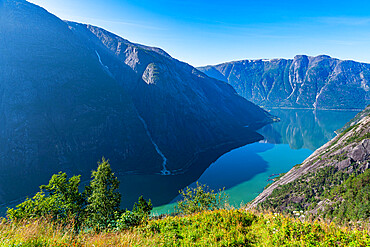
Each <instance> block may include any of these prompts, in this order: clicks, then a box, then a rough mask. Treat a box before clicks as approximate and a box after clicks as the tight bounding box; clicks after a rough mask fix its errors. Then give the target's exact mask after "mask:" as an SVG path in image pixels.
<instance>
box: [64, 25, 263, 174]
mask: <svg viewBox="0 0 370 247" xmlns="http://www.w3.org/2000/svg"><path fill="white" fill-rule="evenodd" d="M69 25H70V27H71V30H73V31H74V32H75V33H76V35H77V36H79V37H80V38H81V39H82V40H85V41H89V42H88V45H89V48H90V49H91V50H95V51H97V53H98V54H100V57H101V61H102V63H103V64H104V65H105V66H106V67H107V69H108V70H109V73H111V75H112V76H113V77H114V78H115V79H116V81H117V82H119V83H120V84H121V85H122V86H123V87H124V88H125V89H126V90H127V91H128V92H129V94H130V96H131V98H132V100H133V102H134V104H135V106H136V108H137V110H138V112H139V114H140V116H141V117H142V119H143V121H145V123H146V124H147V126H148V130H149V132H150V133H151V136H152V138H153V140H154V142H155V143H156V144H157V145H158V147H159V148H160V149H161V151H162V152H163V154H164V156H165V157H166V158H167V159H168V169H169V170H170V171H171V170H172V171H176V172H180V171H181V170H183V169H184V160H190V159H191V158H192V157H193V156H194V154H195V153H199V152H202V151H205V150H207V149H208V148H209V147H213V146H215V145H219V144H222V143H228V142H233V140H236V139H237V140H242V139H244V140H248V139H249V138H252V140H256V139H258V138H260V137H259V136H258V135H256V134H255V133H253V132H252V131H253V130H254V129H255V128H258V127H259V126H262V125H264V124H265V123H266V122H268V121H269V119H268V118H269V117H268V114H267V113H266V112H265V111H263V110H261V109H260V108H258V107H256V106H255V105H253V104H252V103H250V102H248V101H246V100H244V99H243V98H242V97H240V96H238V95H237V94H236V92H235V90H234V89H233V88H232V87H231V86H230V85H228V84H227V83H224V82H221V81H218V80H214V79H211V78H209V77H207V76H206V75H204V74H203V73H201V72H199V71H198V70H196V69H195V68H194V67H192V66H190V65H188V64H186V63H183V62H180V61H178V60H176V59H173V58H172V57H170V56H169V55H168V54H167V53H165V52H164V51H163V50H161V49H159V48H152V47H146V46H143V45H138V44H133V43H131V42H129V41H127V40H125V39H123V38H121V37H119V36H116V35H114V34H112V33H110V32H107V31H105V30H103V29H101V28H98V27H94V26H91V25H82V24H77V23H69ZM127 71H129V73H130V74H129V75H130V78H127V74H128V72H127ZM245 126H248V128H246V127H245ZM240 137H241V138H240Z"/></svg>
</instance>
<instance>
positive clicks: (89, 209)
mask: <svg viewBox="0 0 370 247" xmlns="http://www.w3.org/2000/svg"><path fill="white" fill-rule="evenodd" d="M98 165H99V166H98V169H97V170H96V171H93V172H92V180H91V182H90V184H89V185H88V186H87V187H85V189H84V191H83V192H80V191H79V185H80V177H79V176H73V177H71V178H69V179H68V178H67V175H66V174H65V173H59V174H55V175H53V176H52V178H51V179H50V181H49V184H48V185H43V186H41V187H40V189H41V191H40V192H39V193H37V194H36V195H35V196H34V197H33V198H30V199H27V200H25V201H24V202H23V203H21V204H19V205H18V206H17V207H16V208H15V209H9V210H8V212H7V219H3V220H2V221H1V222H0V246H370V235H369V232H368V231H367V230H364V229H362V230H357V229H355V228H354V227H353V226H352V227H351V228H345V227H340V226H336V225H335V224H334V223H331V224H327V223H324V222H319V221H311V220H309V219H306V218H304V217H302V215H300V217H294V216H291V217H289V216H287V215H282V214H277V213H271V212H263V213H261V212H259V211H247V210H246V209H233V208H227V196H226V195H225V193H224V191H218V192H215V191H213V190H210V189H209V188H208V187H207V186H205V185H200V184H197V186H196V187H195V188H186V189H184V190H182V191H180V195H181V197H182V200H180V201H179V202H178V203H177V205H176V207H175V213H173V214H172V215H161V216H150V212H151V210H152V205H151V203H150V201H146V200H145V199H144V198H143V197H140V198H139V200H138V202H137V203H136V204H135V205H134V206H133V209H132V210H131V211H130V210H127V209H126V210H122V209H120V207H119V204H120V198H121V196H120V195H119V193H118V192H117V190H118V187H119V182H118V180H117V178H116V177H115V176H114V173H113V172H112V171H111V169H110V165H109V163H108V161H107V160H105V159H103V160H102V162H99V163H98ZM366 174H367V173H366ZM348 181H350V182H348V186H357V185H358V184H357V182H356V181H352V180H348ZM367 182H368V180H367V179H364V180H363V181H362V183H367ZM346 185H347V184H346ZM338 191H343V192H344V191H346V190H344V189H342V188H341V187H338Z"/></svg>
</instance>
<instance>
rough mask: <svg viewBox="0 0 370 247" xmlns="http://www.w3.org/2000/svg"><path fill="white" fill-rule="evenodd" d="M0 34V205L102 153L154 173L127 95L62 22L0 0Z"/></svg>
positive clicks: (83, 167)
mask: <svg viewBox="0 0 370 247" xmlns="http://www.w3.org/2000/svg"><path fill="white" fill-rule="evenodd" d="M0 37H1V38H0V54H1V56H0V171H1V172H0V174H1V175H0V176H1V179H0V188H1V189H0V190H1V191H0V202H4V200H6V199H14V198H17V196H20V195H25V194H27V193H28V192H30V191H33V190H34V189H35V188H36V189H37V184H40V181H47V179H48V178H49V177H50V175H51V174H53V173H55V172H58V171H60V170H64V171H68V172H70V173H75V174H81V173H82V174H86V175H87V174H88V173H89V172H90V171H91V170H92V169H93V168H95V166H96V162H97V160H99V159H101V157H102V156H106V157H108V158H109V159H111V161H112V162H111V163H112V164H114V165H117V164H120V165H119V166H116V167H117V168H121V169H119V170H122V169H123V170H125V169H128V170H131V169H135V170H136V169H139V170H140V169H141V170H142V169H149V170H151V171H156V170H160V167H161V158H160V157H159V155H158V154H157V153H156V151H155V149H154V147H153V145H152V144H151V142H150V140H149V138H148V136H147V134H146V132H145V129H144V127H143V125H142V124H141V122H140V119H139V118H138V116H137V113H136V109H135V106H134V104H133V102H132V100H131V99H130V97H129V96H128V95H127V94H126V93H125V91H124V90H123V89H122V87H121V86H120V85H119V84H118V83H117V82H116V81H115V80H114V79H113V78H111V77H110V76H109V75H108V74H107V73H106V72H105V71H104V70H103V69H102V66H101V65H100V63H99V61H98V59H97V57H96V54H95V53H94V52H92V51H90V50H89V49H87V48H86V47H85V46H84V45H83V44H82V43H81V42H80V41H79V40H78V39H77V38H76V37H75V35H74V34H73V33H72V31H71V30H70V29H69V28H68V26H67V25H66V24H65V23H64V22H63V21H61V20H59V19H58V18H56V17H55V16H53V15H50V14H49V13H47V12H46V11H45V10H43V9H41V8H39V7H37V6H34V5H32V4H29V3H27V2H25V1H24V2H23V1H2V2H1V6H0ZM134 162H135V163H134ZM148 164H150V165H148Z"/></svg>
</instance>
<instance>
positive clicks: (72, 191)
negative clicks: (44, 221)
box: [7, 172, 85, 224]
mask: <svg viewBox="0 0 370 247" xmlns="http://www.w3.org/2000/svg"><path fill="white" fill-rule="evenodd" d="M79 185H80V176H73V177H71V178H70V179H68V178H67V174H66V173H62V172H59V173H58V174H54V175H53V176H52V177H51V179H50V180H49V183H48V184H47V185H41V186H40V190H41V191H40V192H38V193H37V194H36V195H35V196H34V197H33V198H31V199H27V200H25V201H24V202H23V203H21V204H19V205H17V207H16V209H8V211H7V216H8V218H10V219H11V220H19V219H29V218H38V217H45V218H51V219H52V220H55V221H61V222H66V221H71V220H73V221H74V222H75V223H77V224H78V222H79V221H80V218H81V214H82V212H83V207H84V205H85V200H84V198H83V196H82V194H81V193H80V192H79V190H78V187H79Z"/></svg>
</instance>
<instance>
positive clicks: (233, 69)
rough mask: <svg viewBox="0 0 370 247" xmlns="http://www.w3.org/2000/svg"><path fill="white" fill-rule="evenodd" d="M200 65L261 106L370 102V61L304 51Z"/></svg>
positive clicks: (353, 106) (348, 105)
mask: <svg viewBox="0 0 370 247" xmlns="http://www.w3.org/2000/svg"><path fill="white" fill-rule="evenodd" d="M198 69H199V70H200V71H203V72H204V73H206V74H207V75H209V76H211V77H214V78H216V79H219V80H223V81H225V82H228V83H229V84H230V85H232V86H233V87H234V88H235V90H236V91H237V92H238V93H239V94H240V95H242V96H243V97H245V98H246V99H248V100H250V101H252V102H254V103H256V104H257V105H260V106H266V107H296V108H316V109H364V108H365V107H366V106H367V105H368V104H369V103H370V64H365V63H358V62H354V61H342V60H338V59H334V58H331V57H329V56H324V55H322V56H317V57H309V56H304V55H300V56H296V57H295V58H294V59H288V60H287V59H272V60H244V61H236V62H230V63H224V64H219V65H215V66H206V67H201V68H198Z"/></svg>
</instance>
